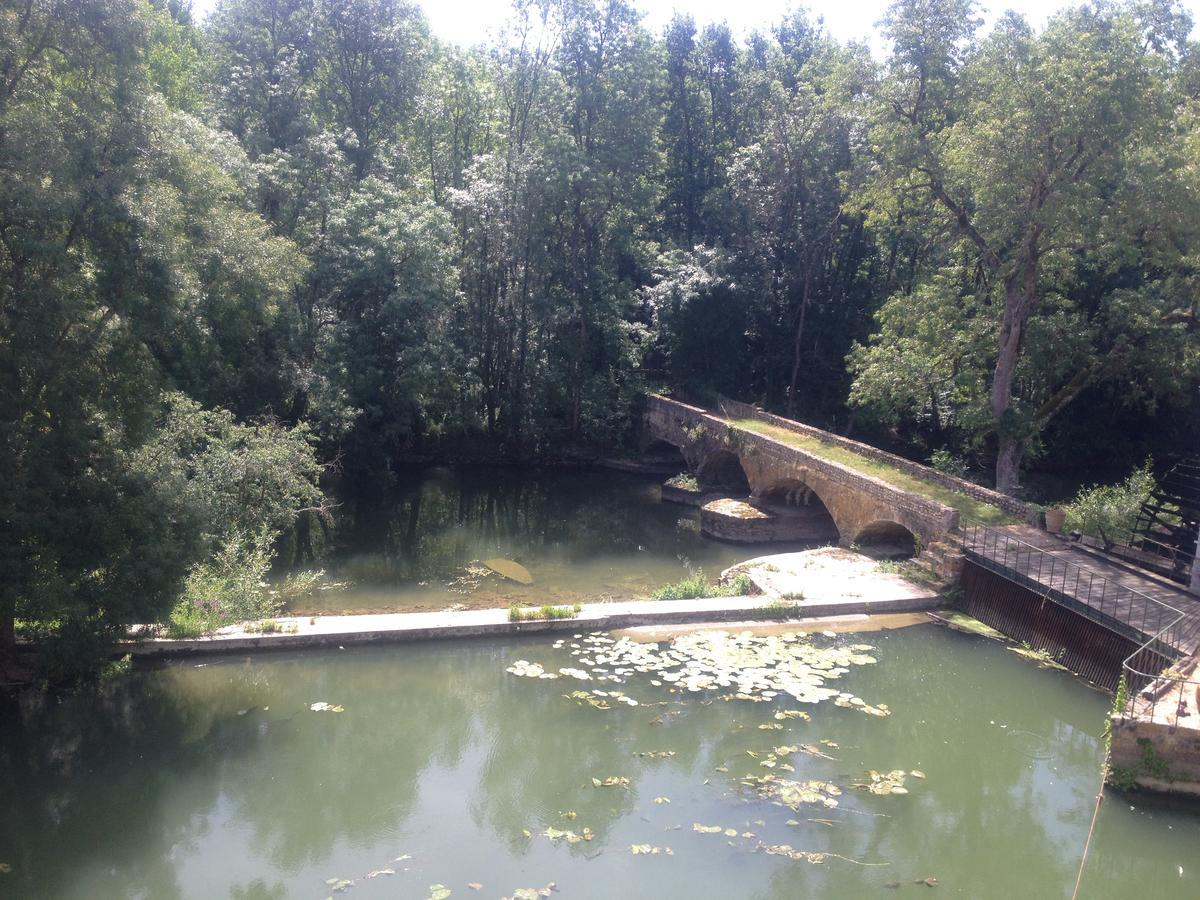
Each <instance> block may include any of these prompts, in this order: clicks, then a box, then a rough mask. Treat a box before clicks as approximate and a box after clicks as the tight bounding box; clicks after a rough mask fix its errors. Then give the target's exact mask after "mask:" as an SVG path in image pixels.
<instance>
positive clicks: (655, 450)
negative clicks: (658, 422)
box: [642, 438, 688, 472]
mask: <svg viewBox="0 0 1200 900" xmlns="http://www.w3.org/2000/svg"><path fill="white" fill-rule="evenodd" d="M642 461H643V462H645V463H647V464H650V465H654V466H660V467H662V468H663V469H664V470H665V469H667V468H671V469H674V471H675V472H686V471H688V463H687V459H685V458H684V455H683V451H682V450H681V449H680V448H679V447H677V446H675V445H674V444H672V443H671V442H670V441H664V440H661V439H658V438H656V439H655V440H652V441H651V442H650V443H649V444H647V445H646V447H645V449H644V450H642Z"/></svg>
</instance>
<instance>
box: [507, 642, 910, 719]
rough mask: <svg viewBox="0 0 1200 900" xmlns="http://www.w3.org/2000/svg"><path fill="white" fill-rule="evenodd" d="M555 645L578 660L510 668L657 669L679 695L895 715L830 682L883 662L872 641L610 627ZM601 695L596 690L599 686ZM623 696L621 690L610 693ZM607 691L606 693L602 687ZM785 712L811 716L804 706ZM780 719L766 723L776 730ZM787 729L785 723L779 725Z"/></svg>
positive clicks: (609, 672) (537, 673)
mask: <svg viewBox="0 0 1200 900" xmlns="http://www.w3.org/2000/svg"><path fill="white" fill-rule="evenodd" d="M552 647H553V648H555V649H562V648H564V647H566V648H568V649H569V651H570V653H571V655H572V656H574V657H576V659H577V661H578V665H574V666H563V667H560V668H559V669H558V671H557V672H550V671H547V669H546V668H545V667H543V666H542V665H540V664H538V663H530V662H528V661H527V660H517V661H516V662H515V663H513V664H512V665H511V666H510V667H509V668H508V669H507V670H506V671H508V672H510V673H511V674H514V675H520V676H524V677H533V678H547V677H568V678H575V679H578V680H581V681H592V680H595V681H609V682H615V683H621V682H623V681H625V680H626V679H627V678H629V677H630V676H634V675H637V674H642V675H650V676H652V678H651V679H650V683H651V685H653V686H656V687H660V686H665V687H666V688H667V690H669V691H671V692H673V693H685V692H686V693H697V692H701V691H716V690H726V691H728V692H729V693H727V694H725V697H726V698H727V699H734V700H751V701H764V700H774V699H775V698H777V697H780V696H789V697H791V698H793V699H794V700H796V701H799V702H801V703H820V702H821V701H824V700H833V701H834V702H835V703H837V704H838V705H839V706H847V707H851V708H855V709H860V710H862V711H864V712H868V713H870V714H872V715H880V716H882V715H887V705H886V704H879V705H875V706H872V705H870V704H868V703H866V702H865V701H863V700H861V699H860V698H858V697H855V696H854V695H853V694H850V693H847V692H845V691H841V690H838V689H837V688H835V687H832V686H830V685H829V684H828V682H831V681H834V680H836V679H838V678H840V677H841V676H843V675H845V674H846V673H848V672H849V671H850V670H851V668H852V667H854V666H860V665H870V664H872V663H875V662H876V659H875V657H874V656H871V655H869V654H868V652H867V651H870V650H872V649H873V648H872V647H871V646H869V645H867V644H852V645H839V644H836V643H829V644H826V643H817V642H816V641H814V639H813V637H812V636H810V635H808V634H806V633H804V632H788V633H784V634H773V635H756V634H752V633H750V632H742V633H737V634H734V633H730V632H724V631H714V632H699V633H695V634H686V635H681V636H679V637H676V638H675V639H674V640H672V641H671V642H670V643H668V644H665V645H663V644H651V643H639V642H637V641H633V640H630V639H629V638H624V637H623V638H613V637H611V636H609V635H607V634H604V633H603V632H593V633H590V634H587V635H583V634H576V635H574V636H573V639H572V640H571V641H567V640H559V641H555V642H554V644H553V645H552ZM593 694H596V692H595V691H593ZM609 694H610V695H612V696H615V697H617V699H618V700H619V701H620V702H624V703H626V704H627V705H635V704H636V701H633V702H632V703H631V702H630V700H631V699H632V698H629V699H622V698H623V696H624V695H622V694H620V693H619V692H609ZM600 695H601V696H605V694H604V692H600ZM780 712H784V713H788V714H786V715H783V716H777V718H778V719H780V720H781V721H782V720H783V719H786V718H804V716H805V715H807V714H803V715H800V714H797V713H799V711H788V710H781V711H780ZM774 727H775V725H774V724H768V725H766V726H764V729H766V728H774ZM779 727H782V726H779Z"/></svg>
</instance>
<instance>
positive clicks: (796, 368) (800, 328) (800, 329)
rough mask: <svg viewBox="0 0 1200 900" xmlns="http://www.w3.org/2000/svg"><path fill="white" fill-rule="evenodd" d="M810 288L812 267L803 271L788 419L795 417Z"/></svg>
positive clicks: (789, 387)
mask: <svg viewBox="0 0 1200 900" xmlns="http://www.w3.org/2000/svg"><path fill="white" fill-rule="evenodd" d="M811 287H812V267H811V266H806V267H805V269H804V297H803V298H802V299H801V301H800V321H799V322H798V323H797V324H796V338H795V340H794V341H793V342H792V378H791V380H790V381H789V382H788V402H787V414H788V418H790V419H792V418H795V417H796V382H797V381H798V380H799V377H800V340H801V338H803V337H804V320H805V318H806V317H807V316H808V300H809V296H810V290H811Z"/></svg>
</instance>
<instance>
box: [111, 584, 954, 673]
mask: <svg viewBox="0 0 1200 900" xmlns="http://www.w3.org/2000/svg"><path fill="white" fill-rule="evenodd" d="M766 601H767V598H764V597H717V598H709V599H697V600H637V601H630V602H625V603H592V604H588V605H585V606H584V607H583V610H582V612H581V613H580V614H579V617H578V618H575V619H555V620H547V621H541V622H509V621H508V610H507V609H484V610H466V611H462V612H440V613H395V614H390V615H373V616H323V617H318V618H317V619H316V624H310V622H309V619H307V618H303V619H289V618H279V619H276V621H277V622H279V623H280V624H281V625H282V626H284V627H289V626H292V625H295V626H296V627H298V628H299V629H301V630H300V631H298V632H297V633H295V634H248V633H246V632H241V631H235V632H229V633H225V634H218V635H215V636H213V637H203V638H193V639H180V640H176V639H167V638H163V639H154V640H147V641H138V642H129V643H126V644H124V645H122V647H121V648H120V652H121V653H128V654H130V655H131V656H134V657H137V658H139V659H156V658H159V659H161V658H171V657H179V656H205V655H210V654H223V653H247V652H259V651H269V650H303V649H311V648H319V647H348V646H352V645H360V644H376V643H406V642H414V641H430V640H449V639H453V638H468V637H509V636H513V635H520V634H544V633H558V632H572V631H608V630H611V629H615V628H628V627H632V626H637V625H685V624H693V623H698V622H714V621H738V622H741V621H749V620H777V619H778V616H777V615H776V614H774V613H773V612H772V611H767V610H763V608H762V607H763V604H764V603H765V602H766ZM937 603H938V600H937V598H936V597H924V596H913V597H903V598H892V599H888V600H877V601H872V600H865V599H864V600H858V601H852V602H847V601H845V600H842V599H838V598H835V599H830V600H821V599H813V600H805V602H804V604H803V606H802V607H800V609H799V611H800V612H801V613H803V617H802V618H797V619H795V620H788V621H794V622H795V623H796V627H797V628H803V623H804V621H805V620H806V619H809V618H823V617H826V616H840V615H855V614H871V613H885V612H886V613H897V612H922V611H925V610H930V609H935V608H936V607H937Z"/></svg>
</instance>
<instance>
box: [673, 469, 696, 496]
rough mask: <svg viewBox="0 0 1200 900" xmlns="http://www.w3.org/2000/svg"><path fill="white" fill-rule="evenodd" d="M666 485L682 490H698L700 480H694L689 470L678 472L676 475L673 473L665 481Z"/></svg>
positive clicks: (694, 477)
mask: <svg viewBox="0 0 1200 900" xmlns="http://www.w3.org/2000/svg"><path fill="white" fill-rule="evenodd" d="M666 485H667V487H673V488H679V489H680V490H682V491H698V490H700V482H699V481H697V480H696V476H695V475H693V474H692V473H691V472H680V473H679V474H678V475H673V476H672V477H670V478H668V479H667V481H666Z"/></svg>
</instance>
